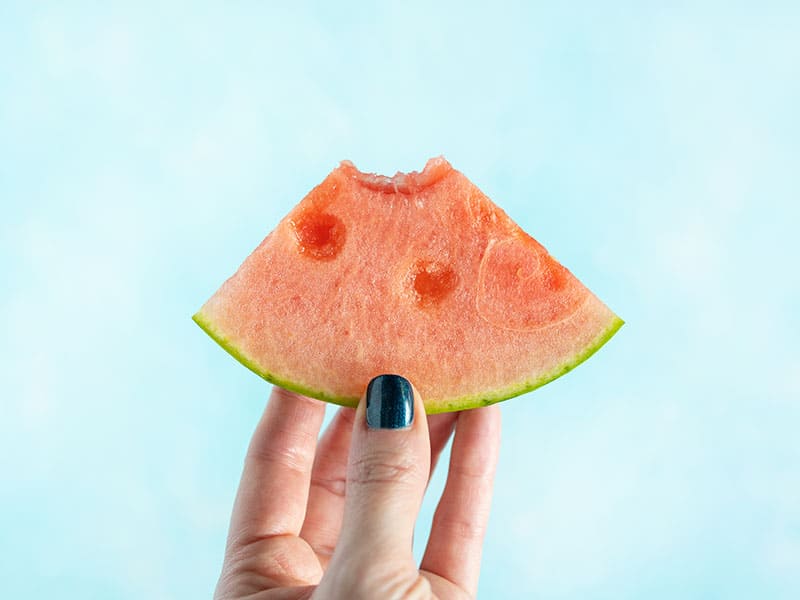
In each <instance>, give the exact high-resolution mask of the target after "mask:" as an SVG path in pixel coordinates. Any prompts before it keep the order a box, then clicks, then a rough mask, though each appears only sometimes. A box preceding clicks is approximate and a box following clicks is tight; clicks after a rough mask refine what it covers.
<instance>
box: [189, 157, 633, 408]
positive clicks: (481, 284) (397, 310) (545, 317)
mask: <svg viewBox="0 0 800 600" xmlns="http://www.w3.org/2000/svg"><path fill="white" fill-rule="evenodd" d="M193 318H194V320H195V321H196V322H197V323H198V324H199V325H200V326H201V327H202V328H203V329H204V330H205V331H206V332H207V333H208V334H209V335H210V336H211V337H212V338H214V339H215V340H216V341H217V342H218V343H219V344H220V345H221V346H222V347H223V348H225V350H227V351H228V352H230V353H231V354H232V355H233V356H234V357H236V358H237V359H238V360H239V361H241V362H242V363H243V364H244V365H246V366H247V367H249V368H250V369H251V370H253V371H254V372H256V373H257V374H259V375H260V376H262V377H263V378H264V379H266V380H268V381H271V382H273V383H275V384H277V385H280V386H282V387H285V388H288V389H292V390H295V391H298V392H301V393H303V394H305V395H308V396H311V397H314V398H319V399H321V400H326V401H329V402H334V403H337V404H343V405H349V406H355V405H356V404H357V403H358V400H359V397H360V395H361V394H362V393H363V391H364V389H365V387H366V384H367V382H368V381H369V380H370V379H371V378H372V377H373V376H375V375H378V374H381V373H398V374H401V375H404V376H405V377H407V378H408V379H410V380H411V381H412V382H413V383H414V384H415V385H416V387H417V389H418V390H419V391H420V393H421V394H422V397H423V399H424V401H425V407H426V410H427V411H428V412H429V413H436V412H444V411H452V410H462V409H467V408H472V407H476V406H482V405H486V404H491V403H493V402H498V401H500V400H505V399H507V398H510V397H513V396H517V395H519V394H522V393H525V392H527V391H529V390H532V389H534V388H536V387H539V386H541V385H543V384H545V383H547V382H549V381H551V380H553V379H555V378H556V377H559V376H560V375H562V374H564V373H566V372H567V371H569V370H570V369H572V368H573V367H575V366H576V365H578V364H579V363H581V362H582V361H584V360H585V359H586V358H588V357H589V356H590V355H591V354H593V353H594V352H595V351H596V350H597V349H598V348H599V347H600V346H602V345H603V344H604V343H605V342H606V341H607V340H608V339H609V338H611V336H612V335H614V333H615V332H616V331H617V330H618V329H619V328H620V327H621V325H622V323H623V322H622V320H621V319H620V318H619V317H617V316H616V315H615V314H614V313H613V312H611V310H609V309H608V308H607V307H606V306H605V305H604V304H603V303H602V302H601V301H600V300H599V299H598V298H597V297H596V296H595V295H594V294H592V293H591V292H590V291H589V290H588V289H587V288H586V287H585V286H584V285H583V284H582V283H581V282H580V281H578V279H577V278H575V276H573V275H572V273H570V272H569V271H568V270H567V269H566V268H564V267H563V266H562V265H561V264H559V263H558V262H557V261H556V260H555V259H554V258H553V257H552V256H550V254H548V252H547V251H546V250H545V249H544V247H543V246H542V245H541V244H539V243H538V242H537V241H536V240H534V239H533V238H532V237H530V236H529V235H528V234H527V233H525V232H524V231H523V230H522V229H521V228H520V227H519V226H518V225H517V224H516V223H514V222H513V221H512V220H511V219H510V218H509V217H508V215H506V214H505V213H504V212H503V211H502V210H501V209H500V208H498V207H497V206H496V205H495V204H493V203H492V202H491V201H490V200H489V199H488V198H487V197H486V196H485V195H484V194H483V193H482V192H481V191H480V190H479V189H478V188H477V187H475V186H474V185H473V184H472V183H471V182H470V181H469V180H468V179H467V178H466V177H465V176H464V175H462V174H461V173H459V172H458V171H456V170H455V169H453V168H452V167H451V166H450V163H448V162H447V161H446V160H445V159H444V158H436V159H431V160H430V161H428V164H427V165H426V166H425V169H424V170H423V171H422V172H421V173H417V172H412V173H407V174H404V173H398V174H397V175H395V176H394V177H384V176H380V175H374V174H365V173H361V172H360V171H358V170H357V169H356V167H355V166H353V164H352V163H350V162H347V161H345V162H342V163H341V165H340V166H339V167H338V168H337V169H335V170H334V171H333V172H332V173H331V174H330V175H328V177H327V178H326V179H325V180H324V181H323V182H322V183H321V184H320V185H318V186H317V187H316V188H314V189H313V190H312V191H311V193H310V194H308V196H306V197H305V198H304V199H303V200H302V201H301V202H300V203H299V204H298V205H297V206H296V207H295V208H294V209H293V210H292V211H291V212H290V213H289V214H288V215H287V216H286V217H285V218H284V219H283V220H282V221H281V222H280V223H279V224H278V226H277V228H276V229H275V230H274V231H272V232H271V233H270V234H269V235H268V236H267V237H266V238H265V239H264V241H263V242H261V244H260V245H259V246H258V248H256V250H255V251H254V252H253V253H252V254H251V255H250V256H249V257H248V258H247V259H246V260H245V261H244V263H243V264H242V265H241V266H240V267H239V270H238V271H237V272H236V274H235V275H234V276H233V277H231V278H230V279H228V280H227V281H226V282H225V283H224V284H223V285H222V287H221V288H220V289H219V290H217V292H216V293H215V294H214V295H213V296H212V297H211V298H210V299H209V300H208V302H206V303H205V305H204V306H203V307H202V308H201V309H200V311H199V312H198V313H197V314H196V315H194V317H193Z"/></svg>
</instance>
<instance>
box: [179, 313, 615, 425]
mask: <svg viewBox="0 0 800 600" xmlns="http://www.w3.org/2000/svg"><path fill="white" fill-rule="evenodd" d="M201 312H202V311H199V312H197V313H195V314H194V315H193V316H192V320H193V321H194V322H195V323H197V325H199V326H200V328H201V329H202V330H203V331H205V332H206V334H208V336H209V337H210V338H211V339H213V340H214V341H215V342H217V344H219V345H220V346H221V347H222V349H223V350H225V351H226V352H227V353H228V354H230V355H231V356H233V358H235V359H236V360H237V361H239V362H240V363H241V364H243V365H244V366H245V367H247V368H248V369H250V370H251V371H252V372H253V373H255V374H256V375H258V376H259V377H261V378H262V379H265V380H266V381H268V382H269V383H272V384H274V385H277V386H279V387H282V388H284V389H286V390H289V391H292V392H296V393H298V394H301V395H303V396H308V397H310V398H316V399H317V400H323V401H325V402H330V403H332V404H338V405H340V406H349V407H351V408H353V407H356V406H357V405H358V402H359V401H360V398H355V397H348V396H333V395H331V394H328V393H326V392H321V391H319V390H315V389H312V388H309V387H306V386H304V385H302V384H298V383H295V382H293V381H288V380H286V379H283V378H281V377H279V376H276V375H273V374H272V373H269V372H267V371H263V370H262V369H261V368H260V367H259V366H258V365H256V364H255V363H254V362H253V361H252V360H250V359H249V358H247V357H246V356H245V355H244V354H243V353H242V352H240V351H239V350H238V349H237V348H236V347H235V346H234V345H233V344H232V343H230V341H229V340H228V339H227V338H226V337H225V336H223V335H221V334H219V333H217V332H216V331H215V330H214V328H213V326H212V325H211V323H209V322H208V321H207V320H205V319H204V318H203V316H202V315H201ZM624 324H625V321H623V320H622V319H620V318H619V317H618V316H616V315H614V318H613V319H612V320H611V322H610V324H609V326H608V327H607V328H606V329H605V330H604V331H603V332H601V333H600V334H599V335H598V336H597V337H596V338H595V340H594V341H593V342H592V343H591V344H588V345H587V346H586V347H585V348H584V349H583V350H582V351H581V352H579V353H578V354H576V355H575V356H573V357H572V359H571V360H568V361H567V362H565V363H562V364H561V365H559V366H557V367H556V368H555V369H553V370H552V371H550V372H549V373H546V374H545V375H542V376H541V377H538V378H537V379H534V380H531V381H526V382H524V383H522V384H521V385H520V384H514V385H512V386H509V387H507V388H504V389H502V390H499V391H495V392H491V393H489V394H479V395H474V396H462V397H460V398H456V399H453V400H449V401H447V402H441V401H437V400H427V401H425V412H426V413H427V414H429V415H432V414H436V413H443V412H453V411H458V410H467V409H471V408H479V407H482V406H489V405H491V404H496V403H498V402H502V401H504V400H509V399H511V398H514V397H516V396H521V395H523V394H527V393H528V392H531V391H533V390H535V389H537V388H540V387H542V386H543V385H545V384H548V383H550V382H551V381H554V380H555V379H558V378H559V377H561V376H562V375H565V374H566V373H569V372H570V371H572V370H573V369H574V368H575V367H577V366H578V365H580V364H581V363H582V362H584V361H585V360H587V359H588V358H589V357H590V356H592V355H593V354H594V353H595V352H597V351H598V350H599V349H600V348H602V347H603V346H604V345H605V343H606V342H607V341H608V340H610V339H611V338H612V337H614V334H616V333H617V331H619V329H620V327H622V326H623V325H624Z"/></svg>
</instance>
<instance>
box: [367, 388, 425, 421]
mask: <svg viewBox="0 0 800 600" xmlns="http://www.w3.org/2000/svg"><path fill="white" fill-rule="evenodd" d="M413 421H414V391H413V390H412V389H411V384H410V383H409V382H408V379H406V378H405V377H400V376H399V375H378V376H377V377H376V378H375V379H373V380H372V381H370V382H369V385H368V386H367V426H368V427H370V428H372V429H403V428H404V427H408V426H410V425H411V423H412V422H413Z"/></svg>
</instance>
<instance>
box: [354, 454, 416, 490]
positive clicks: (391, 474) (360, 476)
mask: <svg viewBox="0 0 800 600" xmlns="http://www.w3.org/2000/svg"><path fill="white" fill-rule="evenodd" d="M417 476H418V467H417V464H416V463H415V462H414V461H413V460H411V459H410V458H406V457H398V456H396V455H394V454H391V453H388V452H380V451H378V452H374V453H371V454H369V455H367V456H364V457H361V458H358V459H356V460H354V461H353V462H352V464H351V465H350V468H349V470H348V478H347V479H348V483H351V484H356V485H366V486H371V485H383V484H387V483H391V484H401V485H402V484H410V483H413V482H414V481H415V480H416V478H417Z"/></svg>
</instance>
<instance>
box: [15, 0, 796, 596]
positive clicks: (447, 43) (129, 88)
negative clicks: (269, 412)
mask: <svg viewBox="0 0 800 600" xmlns="http://www.w3.org/2000/svg"><path fill="white" fill-rule="evenodd" d="M110 4H112V3H100V2H72V3H46V2H3V3H2V4H1V5H0V205H1V206H2V213H0V215H1V216H0V236H1V237H0V239H1V241H0V273H1V274H2V276H1V277H0V290H2V294H1V295H0V319H2V322H0V327H1V328H2V329H1V331H2V334H0V352H1V353H2V354H1V355H0V402H2V405H1V406H0V408H1V410H2V412H1V413H0V440H2V441H0V445H1V447H0V473H2V480H1V481H2V483H0V554H1V556H0V596H2V597H3V598H50V597H58V598H62V599H71V598H81V599H86V598H103V599H140V598H148V599H150V600H157V599H167V598H187V599H193V598H203V597H208V596H210V594H211V590H212V588H213V585H214V582H215V580H216V577H217V575H218V570H219V567H220V564H221V558H222V550H223V545H224V536H225V530H226V526H227V520H228V517H229V514H230V506H231V500H232V497H233V494H234V492H235V488H236V485H237V480H238V476H239V469H240V465H241V461H242V457H243V453H244V450H245V446H246V444H247V442H248V440H249V437H250V434H251V431H252V429H253V426H254V425H255V422H256V420H257V418H258V416H259V414H260V412H261V410H262V407H263V404H264V401H265V399H266V397H267V394H268V386H267V385H266V384H265V383H264V382H263V381H261V380H260V379H258V378H257V377H256V376H254V375H253V374H251V373H250V372H249V371H247V370H246V369H244V368H243V367H242V366H240V365H239V364H238V363H236V362H235V361H234V360H232V359H231V358H230V357H229V356H228V355H227V354H225V353H224V352H223V351H222V350H221V349H220V348H218V347H217V346H216V345H215V344H214V343H212V342H211V340H210V339H208V338H207V337H206V336H205V334H203V332H202V331H201V330H200V329H199V328H197V327H196V326H195V325H194V323H192V322H191V320H190V319H189V317H190V315H191V314H192V313H193V312H194V311H195V310H196V308H198V307H199V306H200V304H202V302H203V301H205V299H206V298H207V297H208V296H209V295H210V294H211V293H212V292H213V291H214V290H215V289H216V288H217V286H218V285H219V284H220V283H221V282H222V281H223V280H224V279H225V278H226V277H227V276H229V275H230V274H231V273H232V272H233V271H234V270H235V269H236V267H237V266H238V264H239V263H240V262H241V260H242V259H243V258H244V257H245V256H246V255H247V254H248V253H249V252H250V251H251V250H252V249H253V248H254V247H255V246H256V245H257V244H258V242H259V241H260V240H261V239H262V237H263V236H264V235H266V233H267V232H268V231H269V230H270V229H271V228H272V227H273V226H274V225H275V224H276V223H277V221H278V220H279V218H280V217H281V216H282V215H283V214H285V213H286V212H287V211H288V209H289V208H290V207H291V206H293V205H294V204H295V203H296V202H297V201H298V200H299V199H300V198H301V197H302V196H303V195H304V194H305V193H306V192H308V190H309V189H310V188H311V187H312V186H313V185H315V184H316V183H318V182H319V181H320V180H321V179H322V178H323V177H324V176H325V175H326V174H327V172H328V171H329V170H330V169H332V168H333V167H334V166H335V165H336V164H337V162H338V161H339V160H340V159H343V158H349V159H352V160H353V161H354V162H355V163H356V164H357V165H358V166H359V167H361V168H362V169H364V170H371V171H378V172H384V173H393V172H394V171H396V170H412V169H418V168H420V167H421V166H422V165H423V164H424V161H425V160H426V159H427V158H429V157H430V156H434V155H438V154H444V155H445V156H446V157H447V158H448V159H450V161H451V162H452V163H453V164H454V166H455V167H456V168H458V169H459V170H461V171H463V172H464V173H466V174H467V175H468V176H469V177H470V178H471V179H473V180H474V181H475V182H476V183H477V184H478V185H479V186H480V187H481V188H482V189H483V190H484V191H485V192H486V193H487V194H488V195H489V196H490V197H491V198H493V199H494V200H495V201H497V202H498V203H499V204H500V205H501V206H503V207H504V208H505V209H506V210H507V212H508V213H509V214H510V215H511V216H512V217H514V218H515V219H516V220H517V221H518V222H519V223H520V224H521V225H522V226H523V227H524V228H525V229H526V230H528V231H530V232H531V233H532V234H533V235H534V236H535V237H537V238H538V239H539V240H540V241H541V242H542V243H544V244H545V245H546V246H547V247H548V248H549V249H550V251H551V252H552V253H553V254H554V255H555V256H556V257H557V258H559V259H560V260H561V261H562V262H563V263H565V264H566V265H567V266H569V267H570V268H571V270H572V271H573V272H574V273H575V274H576V275H578V276H579V277H580V278H581V279H582V280H583V281H584V282H585V283H586V284H587V285H588V286H589V287H590V288H591V289H593V290H594V291H595V292H596V293H597V294H598V295H599V296H600V297H601V298H603V299H604V300H605V301H606V302H607V303H608V304H609V305H610V306H611V307H612V308H613V309H615V310H616V311H617V312H618V313H619V314H620V315H621V316H622V317H623V318H625V319H626V321H627V325H626V326H625V327H624V328H623V329H622V331H621V332H620V333H619V334H618V335H617V336H616V337H615V338H614V339H613V340H612V341H611V342H610V343H609V344H608V345H607V346H606V347H604V348H603V349H602V351H601V352H599V353H598V354H597V355H596V356H595V357H593V358H592V359H591V360H590V361H589V362H588V363H586V364H584V365H582V366H581V367H580V368H579V369H577V370H576V371H575V372H573V373H570V374H569V375H568V376H566V377H564V378H562V379H560V380H558V381H557V382H555V383H553V384H551V385H548V386H547V387H545V388H543V389H541V390H539V391H536V392H534V393H532V394H530V395H528V396H525V397H522V398H519V399H516V400H513V401H510V402H508V403H506V404H505V405H504V406H503V415H504V419H505V421H504V426H505V431H504V440H503V447H502V456H501V463H500V468H499V472H498V476H497V493H496V497H495V502H494V510H493V516H492V521H491V524H490V531H489V534H488V539H487V542H486V548H485V559H484V563H483V571H482V580H481V597H483V598H528V597H529V598H545V599H573V598H575V599H577V598H580V599H601V598H614V599H620V598H670V599H673V598H703V599H708V598H748V599H749V598H786V599H789V598H797V597H800V441H798V437H800V436H799V435H798V434H799V430H800V350H799V349H798V347H799V346H800V342H799V340H798V336H800V319H798V316H797V310H798V306H800V283H799V281H798V279H799V277H798V271H799V270H800V269H798V265H797V263H798V259H799V258H800V252H798V249H797V228H798V222H800V209H799V208H798V204H799V203H800V142H798V139H800V117H799V115H800V34H798V32H800V11H799V10H798V8H797V4H796V3H792V2H785V3H779V2H761V3H738V2H733V3H729V2H712V3H694V2H676V3H669V4H670V8H666V7H664V6H662V5H663V4H664V3H649V2H630V3H603V6H602V7H600V6H599V4H600V3H584V5H581V4H579V3H525V2H517V3H494V4H493V5H492V6H491V8H489V7H488V5H485V6H483V7H477V5H474V4H472V3H466V2H457V3H450V4H449V5H445V4H444V3H423V2H392V3H384V4H381V5H380V7H379V8H378V7H375V6H373V7H362V8H356V7H355V6H351V5H349V4H347V3H341V2H336V3H334V2H318V3H315V4H311V5H304V6H303V7H300V6H298V7H289V5H290V4H291V3H280V4H281V5H283V7H282V8H278V7H277V4H278V3H264V2H235V3H234V2H229V3H217V4H206V3H196V2H186V3H162V2H137V3H128V6H127V7H125V8H122V7H120V6H113V7H112V6H110ZM552 4H558V7H555V6H551V5H552ZM748 4H749V8H746V5H748ZM440 487H441V478H438V479H437V480H436V481H435V483H434V486H433V488H434V491H436V490H438V489H440ZM432 508H433V504H432V502H430V501H429V502H428V503H427V504H426V506H425V510H424V511H423V517H422V520H421V527H420V531H419V533H418V541H420V539H419V538H421V541H424V533H423V530H424V527H425V526H426V521H427V520H429V519H430V515H431V511H432Z"/></svg>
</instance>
